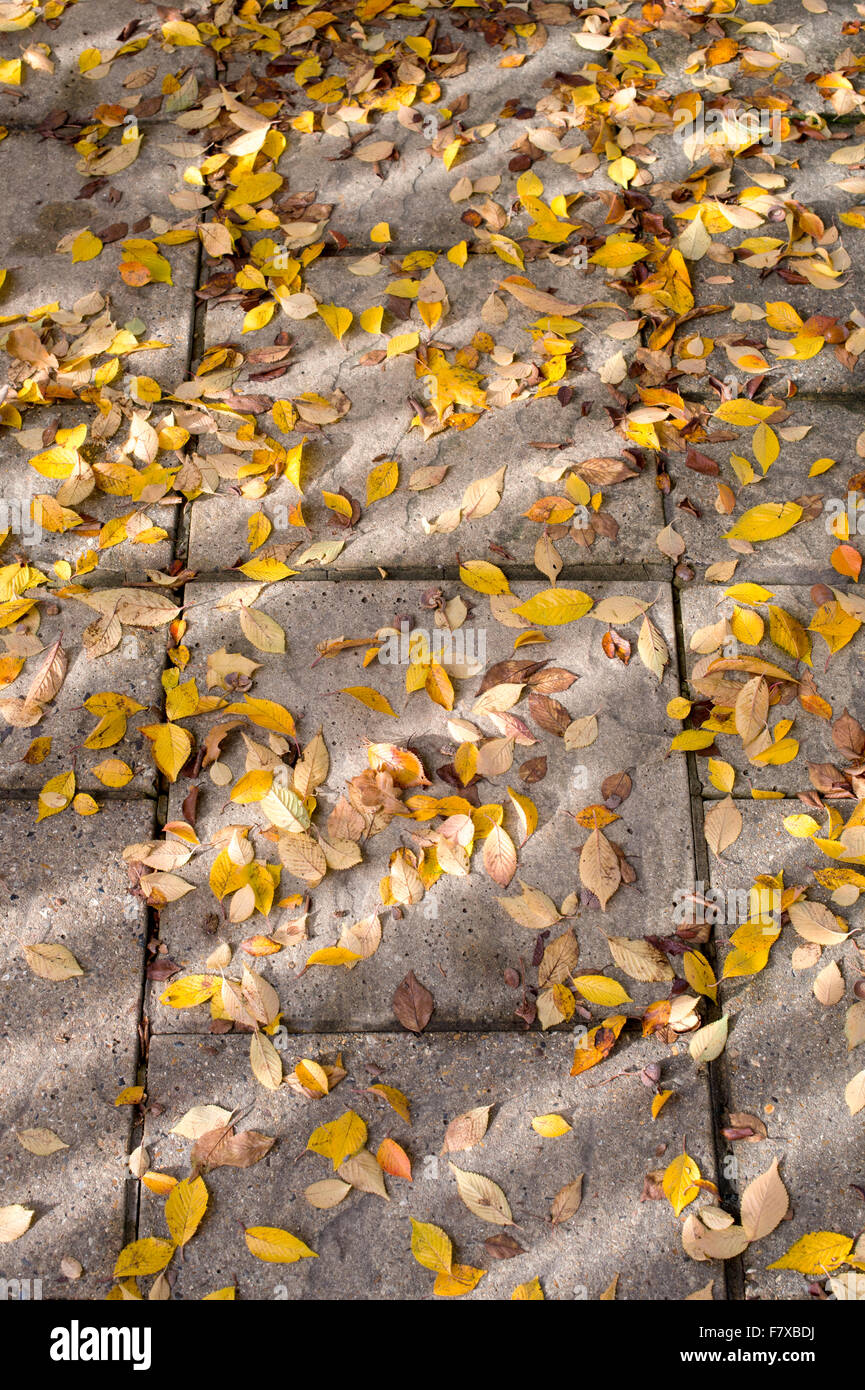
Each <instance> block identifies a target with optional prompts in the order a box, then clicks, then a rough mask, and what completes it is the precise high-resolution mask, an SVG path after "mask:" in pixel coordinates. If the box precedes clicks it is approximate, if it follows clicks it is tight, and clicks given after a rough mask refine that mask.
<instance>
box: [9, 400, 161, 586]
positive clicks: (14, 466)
mask: <svg viewBox="0 0 865 1390" xmlns="http://www.w3.org/2000/svg"><path fill="white" fill-rule="evenodd" d="M95 415H96V412H93V411H90V410H89V409H88V408H87V407H86V406H85V407H74V408H68V407H67V406H66V404H65V403H64V404H63V405H62V406H61V407H60V408H59V409H57V408H55V409H53V410H44V409H39V410H33V411H28V413H27V414H26V415H25V416H24V418H23V421H22V423H23V426H24V429H23V430H22V431H21V432H15V433H12V432H7V433H5V434H4V436H3V437H2V438H0V468H2V470H3V492H2V498H0V518H2V520H3V525H2V530H4V531H5V530H6V528H7V527H8V528H9V531H10V534H9V536H8V537H7V539H6V541H5V543H4V545H5V555H4V559H5V560H6V562H9V561H11V559H12V556H13V555H16V554H26V555H27V556H28V558H29V559H30V560H31V561H32V563H33V564H35V565H36V566H37V567H41V568H42V569H43V570H45V569H47V568H49V567H50V566H52V565H53V564H54V563H55V562H56V561H58V560H65V561H66V562H67V563H69V564H70V565H71V566H72V569H73V572H74V571H75V568H76V564H77V563H78V562H79V561H81V560H82V559H83V557H84V556H85V555H86V554H87V553H88V551H96V553H97V554H98V556H99V578H100V580H105V581H106V582H111V581H112V579H116V581H117V582H118V583H121V584H122V583H124V582H126V581H127V580H128V579H133V578H134V579H138V580H144V579H145V578H146V571H147V570H166V569H167V568H168V566H169V565H170V563H171V561H172V559H173V558H174V544H175V539H176V535H177V530H178V522H179V518H180V512H181V508H180V507H179V506H176V505H174V504H173V503H170V502H165V501H158V502H153V503H150V504H142V503H136V502H135V501H133V500H132V499H131V498H129V497H114V496H111V495H110V494H109V493H107V492H100V491H94V492H92V493H91V494H90V496H89V497H88V498H86V499H85V500H84V501H83V502H81V503H80V504H79V505H78V506H77V508H74V509H73V510H76V511H77V513H78V515H79V516H81V517H82V524H81V525H78V526H76V527H75V528H74V529H73V530H70V531H66V532H63V533H59V532H57V531H50V530H48V528H47V527H46V526H45V525H44V524H43V522H42V521H40V507H42V508H44V507H45V506H46V503H45V502H44V501H41V502H40V501H38V500H37V499H44V498H46V497H54V496H56V494H57V492H58V490H59V489H60V487H61V484H60V483H59V482H57V481H55V480H53V479H48V478H46V477H44V475H43V474H41V473H40V472H38V471H37V470H36V469H35V468H32V467H31V466H30V462H29V460H30V459H31V458H33V457H35V456H36V455H37V454H38V453H42V447H41V440H40V438H39V433H38V432H39V430H40V429H42V428H47V427H49V426H52V427H53V424H56V423H57V421H58V420H59V421H62V425H61V428H62V429H69V428H74V427H75V426H76V425H78V424H79V423H86V424H87V425H88V427H90V426H92V424H93V423H94V416H95ZM155 418H157V419H158V417H155ZM31 430H35V431H36V432H37V433H36V434H35V435H33V436H31V437H30V438H29V439H28V437H27V436H28V435H29V432H30V431H31ZM127 434H128V429H127V428H125V427H121V430H120V432H119V438H120V439H122V440H123V441H124V442H125V439H126V436H127ZM25 443H26V444H29V447H26V448H25V447H24V445H25ZM34 445H35V447H34ZM119 452H120V450H119V448H117V447H111V446H108V447H106V446H105V445H101V444H100V445H90V444H88V445H87V446H86V449H85V453H86V454H89V455H90V460H91V461H93V462H95V461H97V460H99V461H100V462H101V461H102V460H104V459H114V458H116V457H117V455H118V454H119ZM171 459H172V456H171V455H167V454H164V453H163V454H162V456H161V459H160V462H162V461H165V462H166V463H167V464H168V465H169V466H170V462H171ZM135 462H137V461H135ZM138 466H139V467H140V466H141V465H140V464H139V465H138ZM181 501H182V499H181ZM123 517H125V518H127V519H128V520H127V526H128V527H129V530H128V531H127V535H129V534H130V531H132V532H134V533H135V534H142V533H144V532H149V533H153V534H158V532H160V531H162V532H165V533H166V534H165V535H164V536H163V538H162V539H158V540H154V541H143V540H141V541H136V540H133V539H127V540H124V541H121V542H120V544H119V545H110V546H105V547H104V548H102V549H100V533H101V530H102V528H103V527H104V526H105V524H106V523H107V522H109V521H113V520H115V519H119V518H123ZM148 523H149V524H148ZM139 528H140V529H139ZM105 538H106V539H110V533H106V537H105Z"/></svg>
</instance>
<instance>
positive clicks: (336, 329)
mask: <svg viewBox="0 0 865 1390" xmlns="http://www.w3.org/2000/svg"><path fill="white" fill-rule="evenodd" d="M317 312H318V313H319V315H320V316H321V318H323V319H324V321H325V323H326V324H327V326H328V328H329V329H330V331H331V333H332V334H333V336H334V337H335V338H336V340H337V342H342V339H343V338H344V337H345V334H346V333H347V332H348V330H349V329H350V328H351V325H352V323H353V322H354V314H353V313H352V312H351V310H350V309H341V308H340V307H339V305H337V304H319V306H318V310H317Z"/></svg>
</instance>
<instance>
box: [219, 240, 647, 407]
mask: <svg viewBox="0 0 865 1390" xmlns="http://www.w3.org/2000/svg"><path fill="white" fill-rule="evenodd" d="M459 239H460V238H456V240H459ZM463 239H464V238H463ZM376 249H377V248H376V247H375V246H374V245H373V244H372V243H370V242H369V241H368V240H367V241H366V242H365V244H362V245H361V247H360V254H358V253H357V252H344V253H342V254H340V255H334V256H321V257H319V258H318V259H317V260H315V261H313V263H312V264H311V265H310V266H309V269H308V270H307V271H306V272H305V273H304V275H303V283H304V289H305V290H308V291H309V292H310V293H311V294H312V295H313V296H314V297H315V299H316V300H317V301H318V302H319V303H320V304H324V305H327V304H336V305H339V306H340V307H342V308H346V309H349V310H350V312H351V313H352V315H353V317H354V322H353V323H351V324H350V326H349V328H348V331H347V332H346V334H345V336H344V337H343V339H342V341H341V342H338V341H337V340H336V338H335V337H334V336H333V334H332V333H331V331H330V329H329V328H328V327H327V325H326V323H325V322H324V320H323V319H322V317H321V316H320V315H319V314H317V313H313V314H311V315H310V316H309V317H308V318H303V319H291V320H289V319H288V318H287V317H286V316H284V315H280V314H277V316H276V317H275V318H274V319H272V320H271V322H270V324H269V325H268V326H267V328H265V329H260V330H258V331H256V332H248V333H243V332H242V328H243V311H242V310H241V308H240V306H239V304H238V303H236V302H234V301H232V300H229V299H226V300H221V301H219V300H217V301H215V302H209V303H208V312H207V323H206V330H205V341H206V344H207V347H208V348H211V347H214V346H217V345H222V344H225V343H227V342H233V343H235V344H236V345H237V346H238V347H240V348H241V349H242V350H247V351H248V350H249V349H250V348H255V347H261V346H263V345H264V344H270V343H272V342H273V339H274V330H275V329H276V331H280V330H284V331H287V332H288V333H289V335H290V337H291V339H292V352H291V356H290V357H289V359H288V367H289V370H288V372H287V373H286V375H285V376H282V377H278V378H275V379H274V380H272V381H270V382H267V381H261V382H256V386H255V389H256V390H258V389H262V391H263V392H264V393H268V394H273V395H274V396H276V397H277V398H279V397H281V396H283V395H284V393H285V390H286V388H288V389H290V390H294V389H300V390H307V391H309V390H318V391H319V392H320V391H322V390H324V389H327V390H332V389H333V386H334V385H335V384H339V385H340V386H341V387H342V389H343V390H345V391H346V392H347V393H348V394H349V395H350V394H351V386H350V383H351V382H352V380H353V378H354V377H355V375H356V374H359V372H360V371H361V370H362V367H363V364H362V362H361V359H362V358H364V357H365V355H366V354H367V353H370V352H374V351H376V350H378V349H386V348H387V345H388V342H389V341H390V340H391V339H393V338H396V337H398V336H402V335H404V334H406V333H412V332H417V333H419V334H420V338H421V342H422V343H423V344H428V343H431V344H432V345H433V346H439V347H440V348H441V349H442V350H449V349H452V348H466V349H469V348H470V347H471V345H472V340H473V338H474V337H475V335H476V334H478V333H485V334H486V335H487V336H488V337H491V338H492V340H493V343H494V344H495V345H496V347H497V348H498V349H499V356H498V357H495V358H494V357H493V356H492V350H491V349H490V348H489V347H487V348H486V349H485V350H483V349H476V351H478V352H479V353H481V354H482V355H481V356H480V360H479V364H478V366H477V367H476V368H475V370H477V371H481V372H482V373H483V374H484V375H485V376H490V377H493V378H499V377H501V378H503V379H506V380H516V381H518V382H521V381H523V379H524V378H523V377H521V376H519V375H516V376H515V375H513V374H512V368H513V364H512V363H511V362H508V361H506V360H505V358H504V356H503V355H502V354H503V353H505V352H510V353H513V354H514V357H515V358H516V359H518V360H527V359H528V357H529V355H531V356H532V357H534V358H535V359H536V360H537V362H538V364H541V363H543V362H547V361H548V357H547V355H546V354H545V353H544V352H543V349H542V342H543V334H539V333H538V331H537V324H538V322H539V321H543V320H542V317H541V315H540V314H539V311H538V310H537V309H532V308H530V307H527V306H526V305H523V304H522V303H520V302H519V301H518V300H517V299H516V298H515V297H514V296H512V295H510V294H509V293H508V291H507V290H506V289H502V282H503V281H505V282H506V281H507V280H508V277H509V276H510V275H511V273H512V272H513V271H514V270H515V268H514V267H513V266H508V265H507V264H506V263H505V262H503V261H502V260H501V259H500V258H499V256H497V255H496V254H495V253H494V252H491V251H490V250H489V248H488V247H487V248H486V250H485V251H481V252H480V253H479V254H477V255H475V254H472V255H470V256H469V258H468V260H467V261H466V263H465V265H464V266H462V267H461V266H457V265H454V264H453V263H451V262H450V261H448V260H447V258H446V256H443V255H438V258H437V259H436V261H435V264H434V266H433V269H434V270H435V274H436V276H437V277H438V279H439V280H440V281H441V283H442V284H443V285H444V289H445V293H446V296H447V300H448V309H447V312H446V313H443V315H442V317H441V318H440V320H439V322H438V323H437V324H436V327H435V329H434V330H433V331H430V330H429V329H427V328H426V327H425V325H424V323H423V322H422V320H421V318H420V313H419V311H418V308H417V304H416V303H415V301H416V300H418V299H419V298H420V294H421V293H422V292H421V291H420V288H419V287H420V286H421V285H422V284H423V283H424V280H425V278H426V275H427V272H426V270H425V269H424V268H414V269H413V268H412V266H411V264H410V265H409V267H408V268H406V267H405V266H404V264H403V261H404V258H403V257H402V254H401V253H398V254H397V255H395V256H387V255H382V256H381V260H380V268H379V269H378V271H377V273H375V274H374V275H367V274H358V273H355V272H354V271H353V269H352V267H357V266H358V265H359V263H360V262H361V261H362V260H364V261H365V260H366V258H367V257H368V255H369V254H370V253H371V252H374V251H376ZM525 272H526V274H525V277H523V278H527V279H528V280H529V281H530V282H531V284H532V285H534V286H536V288H538V289H540V290H542V291H546V292H549V293H553V294H555V296H556V298H557V300H558V302H559V303H560V304H562V305H563V306H568V308H569V318H570V319H576V320H577V322H578V323H579V324H580V325H581V329H580V330H571V333H572V336H573V337H574V344H575V349H576V358H575V360H574V364H573V367H572V368H571V370H570V371H569V373H568V374H566V376H565V377H564V378H563V381H564V382H565V383H566V384H575V385H576V386H577V387H579V385H580V384H582V385H583V386H585V387H587V388H588V387H589V378H587V377H586V376H585V370H586V369H587V368H588V369H589V370H591V371H597V370H598V369H599V368H600V367H601V366H602V365H603V364H604V363H606V362H607V361H608V360H609V358H611V357H613V356H614V354H615V353H616V352H619V351H622V352H623V353H625V356H626V360H628V357H629V355H631V354H629V353H628V343H627V342H625V343H622V342H621V341H618V340H614V339H613V338H612V337H611V336H609V335H608V334H607V333H606V331H605V330H606V329H607V328H608V327H609V326H610V325H612V324H613V323H616V322H621V320H622V319H623V318H627V317H629V315H628V314H627V312H626V302H625V299H624V297H623V296H622V295H621V294H619V295H618V296H616V293H615V291H612V290H609V289H608V287H607V286H606V285H605V283H604V279H603V272H602V271H600V270H599V269H598V268H597V267H592V266H590V267H589V268H588V269H586V270H581V269H579V268H577V267H576V266H573V265H556V264H554V263H553V262H552V261H549V260H547V259H545V258H540V259H538V260H536V261H532V262H530V263H527V264H526V266H525ZM391 287H394V290H395V291H396V293H395V294H394V295H393V296H392V297H393V298H398V299H402V300H403V301H404V302H406V303H407V307H408V309H409V311H410V312H409V314H408V315H407V316H406V317H405V318H400V317H399V316H398V314H397V313H396V312H392V311H391V307H390V305H389V303H388V298H389V295H390V291H391ZM400 291H408V293H400ZM430 292H431V293H439V294H440V289H439V287H438V286H436V287H435V289H432V288H431V290H430ZM491 295H494V296H495V297H496V300H497V301H498V303H497V305H496V312H497V314H498V315H499V319H500V321H497V322H491V321H490V319H489V318H488V317H486V316H485V315H484V313H483V310H484V305H485V304H486V303H487V301H488V300H489V298H490V296H491ZM597 301H605V303H606V305H607V306H606V307H603V306H602V307H597V306H596V302H597ZM617 304H618V305H619V306H621V307H619V308H617V307H616V305H617ZM575 305H576V306H580V307H581V306H583V305H586V306H588V307H587V308H586V309H585V311H584V312H580V311H579V309H578V310H577V311H574V307H573V306H575ZM376 306H381V307H384V309H385V315H384V319H383V331H382V332H380V333H371V332H367V331H365V330H364V328H363V326H362V324H361V315H362V314H363V313H364V312H365V311H366V310H367V309H371V308H374V307H376ZM593 306H596V307H593ZM609 306H612V307H609ZM629 341H631V342H632V343H633V341H634V340H629ZM632 350H633V349H631V352H632ZM412 365H413V356H412V354H410V353H409V354H405V353H403V354H399V355H398V356H396V357H393V356H392V357H391V359H390V360H389V362H388V368H389V370H390V371H391V372H393V370H394V369H395V368H402V370H403V371H405V369H406V368H407V367H411V366H412ZM509 368H510V369H511V371H509V370H508V369H509ZM580 369H582V370H580ZM412 378H413V373H412ZM527 380H528V381H529V382H530V383H531V384H532V385H533V387H534V389H537V385H539V384H540V382H539V381H533V379H532V378H528V379H527ZM413 389H414V390H415V391H416V390H417V388H413ZM502 389H503V388H502ZM525 389H529V387H528V386H527V387H526V388H525ZM590 389H591V392H592V394H597V393H598V382H597V379H596V378H594V377H593V378H591V387H590Z"/></svg>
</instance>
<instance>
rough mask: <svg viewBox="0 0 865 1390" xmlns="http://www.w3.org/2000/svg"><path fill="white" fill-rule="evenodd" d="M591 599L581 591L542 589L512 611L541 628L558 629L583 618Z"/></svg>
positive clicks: (589, 606)
mask: <svg viewBox="0 0 865 1390" xmlns="http://www.w3.org/2000/svg"><path fill="white" fill-rule="evenodd" d="M591 607H592V599H590V598H589V596H588V594H584V593H583V591H582V589H543V590H541V592H540V593H538V594H535V595H533V597H532V598H530V599H527V600H526V602H525V603H521V604H520V605H519V607H518V608H515V609H514V610H513V611H514V613H517V614H518V615H519V616H520V617H521V618H525V619H526V621H527V622H530V623H537V624H539V625H540V626H541V627H559V626H561V624H562V623H573V622H575V621H576V620H577V618H582V617H585V615H586V613H588V612H589V610H590V608H591Z"/></svg>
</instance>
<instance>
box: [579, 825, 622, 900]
mask: <svg viewBox="0 0 865 1390" xmlns="http://www.w3.org/2000/svg"><path fill="white" fill-rule="evenodd" d="M580 879H581V881H582V883H583V886H584V887H585V888H588V890H589V892H590V893H594V895H595V897H596V898H597V900H598V902H599V903H600V904H601V910H602V911H603V912H606V910H607V903H608V902H609V901H610V898H611V897H612V896H613V894H614V893H615V891H616V889H617V888H618V886H619V884H620V883H621V881H622V874H621V870H620V868H619V857H618V855H617V854H616V852H615V850H614V849H613V846H612V845H611V844H610V842H609V840H608V839H607V837H606V835H604V833H603V831H601V830H593V831H592V833H591V835H590V836H589V838H588V840H587V841H586V843H585V844H584V845H583V849H582V853H581V855H580Z"/></svg>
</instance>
